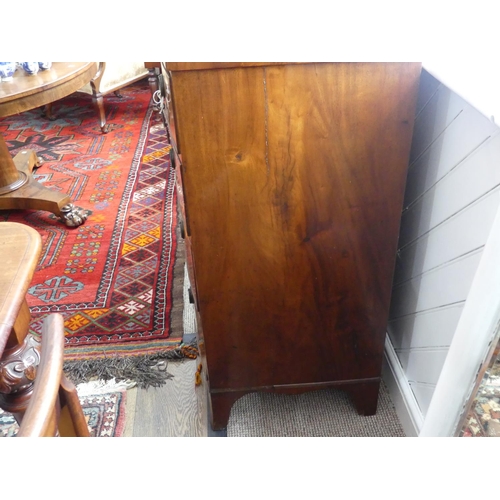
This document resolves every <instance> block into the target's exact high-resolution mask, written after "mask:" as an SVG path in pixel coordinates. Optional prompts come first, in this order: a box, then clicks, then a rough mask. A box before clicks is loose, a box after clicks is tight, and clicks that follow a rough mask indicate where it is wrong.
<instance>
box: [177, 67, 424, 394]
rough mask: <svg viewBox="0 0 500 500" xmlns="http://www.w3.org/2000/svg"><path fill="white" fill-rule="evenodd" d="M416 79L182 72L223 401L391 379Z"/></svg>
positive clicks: (209, 324) (277, 70) (188, 161)
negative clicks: (244, 393)
mask: <svg viewBox="0 0 500 500" xmlns="http://www.w3.org/2000/svg"><path fill="white" fill-rule="evenodd" d="M171 69H175V68H171ZM419 74H420V65H419V64H415V63H387V64H385V63H384V64H378V63H322V64H294V65H270V66H263V67H245V68H231V69H218V70H217V71H213V70H200V71H175V70H174V71H173V72H172V85H173V90H174V96H175V113H176V127H177V138H178V141H179V147H180V149H181V150H182V165H181V168H180V171H181V174H182V185H183V188H184V198H185V203H186V214H185V216H186V218H187V221H186V225H187V228H188V234H189V235H190V238H191V241H190V243H191V247H192V252H193V261H194V265H195V267H196V289H197V294H198V305H199V312H200V317H201V326H202V330H203V332H204V336H205V343H206V355H207V363H208V374H209V379H210V389H211V391H212V392H225V391H239V390H255V389H256V388H259V387H268V388H269V387H272V386H286V385H291V386H293V385H301V386H303V387H305V386H307V385H308V384H324V383H328V382H332V383H335V382H338V381H345V382H348V383H353V382H354V381H356V380H368V379H373V378H375V379H376V378H378V377H380V372H381V363H382V355H383V345H384V337H385V328H386V323H387V316H388V308H389V299H390V291H391V281H392V275H393V270H394V261H395V253H396V244H397V238H398V230H399V222H400V215H401V208H402V201H403V193H404V185H405V178H406V170H407V165H408V157H409V151H410V142H411V135H412V128H413V120H414V110H415V103H416V95H417V88H418V79H419Z"/></svg>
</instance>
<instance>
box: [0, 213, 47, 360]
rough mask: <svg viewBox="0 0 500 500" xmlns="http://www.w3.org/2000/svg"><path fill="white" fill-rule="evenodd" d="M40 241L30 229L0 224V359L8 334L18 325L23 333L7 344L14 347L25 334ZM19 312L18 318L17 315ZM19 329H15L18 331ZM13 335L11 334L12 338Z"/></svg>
mask: <svg viewBox="0 0 500 500" xmlns="http://www.w3.org/2000/svg"><path fill="white" fill-rule="evenodd" d="M41 250H42V238H41V237H40V234H39V233H38V232H37V231H36V230H35V229H33V228H31V227H29V226H26V225H24V224H18V223H15V222H0V260H1V262H2V265H1V266H0V357H1V354H2V352H3V350H4V348H5V346H6V345H7V342H8V339H9V335H11V332H12V330H13V328H14V326H15V325H16V324H18V325H19V323H20V322H21V323H22V324H23V325H24V327H25V331H22V332H21V331H18V332H17V334H18V338H17V337H16V338H14V340H13V341H12V342H11V343H9V345H10V344H12V345H17V344H18V343H21V342H22V340H24V337H25V336H26V334H27V332H28V325H29V309H28V308H27V305H26V304H25V296H26V292H27V290H28V288H29V286H30V283H31V278H32V276H33V273H34V271H35V267H36V264H37V262H38V258H39V256H40V252H41ZM20 313H21V319H20V320H19V319H18V316H19V315H20ZM18 330H19V328H18ZM15 333H16V332H12V335H13V337H14V336H15Z"/></svg>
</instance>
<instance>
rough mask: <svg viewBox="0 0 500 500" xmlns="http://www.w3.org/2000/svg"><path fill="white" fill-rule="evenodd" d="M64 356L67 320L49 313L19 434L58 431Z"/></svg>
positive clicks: (21, 435)
mask: <svg viewBox="0 0 500 500" xmlns="http://www.w3.org/2000/svg"><path fill="white" fill-rule="evenodd" d="M63 360H64V320H63V317H62V316H61V315H60V314H52V315H50V316H48V317H47V318H46V319H45V321H44V323H43V328H42V353H41V357H40V364H39V366H38V369H37V374H36V379H35V385H34V390H33V394H32V396H31V399H30V402H29V404H28V408H27V409H26V413H25V414H24V417H23V420H22V422H21V425H20V428H19V432H18V433H17V435H18V436H19V437H37V436H46V435H55V433H56V429H57V413H59V411H58V408H57V406H58V395H59V386H60V383H61V376H62V373H63V371H62V368H63Z"/></svg>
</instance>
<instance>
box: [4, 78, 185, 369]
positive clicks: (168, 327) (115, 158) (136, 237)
mask: <svg viewBox="0 0 500 500" xmlns="http://www.w3.org/2000/svg"><path fill="white" fill-rule="evenodd" d="M121 93H122V95H123V97H122V98H118V97H114V96H113V97H111V96H110V97H108V96H106V97H105V106H106V111H107V120H108V123H109V125H110V127H109V132H108V133H107V134H102V133H101V131H100V127H99V125H98V122H97V118H96V116H95V111H94V109H93V107H92V105H91V102H90V100H89V98H88V96H86V95H83V96H80V95H78V94H73V95H72V96H69V97H67V98H66V99H63V100H62V101H59V102H58V103H57V105H55V106H54V111H55V113H56V115H57V119H56V120H55V121H52V122H51V121H48V120H46V119H44V118H42V117H41V116H40V110H32V111H29V112H26V113H22V114H20V115H17V116H14V117H9V118H5V119H2V120H0V132H1V133H2V135H3V136H4V138H5V139H6V143H7V147H8V148H9V150H10V152H11V154H12V155H14V154H16V153H17V152H19V151H21V150H23V149H25V148H30V149H35V150H36V152H37V154H38V156H40V157H42V158H43V160H44V164H43V165H42V166H41V168H39V169H38V170H37V171H36V172H35V178H36V179H37V180H38V181H39V182H42V183H43V184H45V185H46V186H47V187H50V188H51V189H54V190H60V191H63V192H66V193H67V194H69V195H70V196H71V198H72V202H73V203H74V204H76V205H77V206H80V207H82V208H85V209H87V210H88V211H89V217H88V219H87V221H86V222H85V223H84V224H83V225H81V226H79V227H77V228H68V227H66V226H65V225H63V224H62V223H61V222H59V220H58V219H57V217H55V216H54V215H53V214H51V213H49V212H45V211H34V210H18V211H16V210H11V211H0V220H9V221H15V222H21V223H24V224H28V225H30V226H32V227H34V228H35V229H36V230H37V231H38V232H39V233H40V234H41V236H42V242H43V248H42V256H41V258H40V261H39V263H38V266H37V269H36V271H35V275H34V277H33V280H32V282H31V286H30V288H29V290H28V295H27V301H28V305H29V306H30V311H31V314H32V323H31V332H32V333H34V334H38V335H39V334H41V330H42V323H43V320H44V318H45V317H46V316H47V315H48V314H50V313H52V312H59V313H61V314H62V315H63V317H64V320H65V333H66V347H65V359H66V360H67V361H71V360H88V359H93V358H96V357H100V358H105V359H108V358H110V357H116V356H120V357H130V356H138V355H141V356H143V355H152V354H155V353H159V352H165V351H168V350H171V349H174V348H176V347H178V346H179V345H180V344H181V342H182V304H179V307H178V308H176V309H175V310H174V306H173V300H172V299H173V297H172V293H173V281H174V273H178V272H179V271H176V269H180V273H182V272H183V266H184V263H183V260H182V255H181V254H180V253H179V252H178V251H177V250H178V245H177V238H176V227H177V197H176V192H175V170H174V169H173V167H172V165H171V163H170V149H171V147H170V145H169V144H168V142H167V137H166V133H165V128H164V126H163V123H162V122H161V120H160V117H159V115H158V114H157V113H156V112H155V110H154V109H153V107H152V105H151V103H150V100H151V94H150V90H149V87H148V84H147V82H146V81H143V82H140V83H138V84H134V85H131V86H129V87H126V88H124V89H123V90H122V92H121ZM176 259H177V260H179V262H176ZM181 293H182V291H181ZM176 322H177V323H178V327H177V323H176Z"/></svg>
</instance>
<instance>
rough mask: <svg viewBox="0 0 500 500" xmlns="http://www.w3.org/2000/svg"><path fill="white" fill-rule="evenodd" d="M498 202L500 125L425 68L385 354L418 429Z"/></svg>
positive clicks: (451, 338)
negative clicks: (406, 394) (409, 393)
mask: <svg viewBox="0 0 500 500" xmlns="http://www.w3.org/2000/svg"><path fill="white" fill-rule="evenodd" d="M499 205H500V129H499V127H498V126H497V125H495V124H494V123H493V122H492V121H491V120H490V119H489V118H487V117H486V116H485V115H484V114H482V113H481V112H480V111H479V110H478V109H476V108H474V107H473V106H472V105H470V104H469V103H468V102H466V101H465V100H464V99H463V98H462V97H460V96H459V95H458V94H456V93H455V92H453V91H452V90H450V89H449V88H448V87H446V86H445V85H444V84H443V83H442V82H440V81H439V80H437V79H436V78H434V77H433V76H432V75H431V74H430V73H428V72H427V71H426V70H425V69H424V70H423V72H422V77H421V85H420V92H419V98H418V104H417V115H416V120H415V128H414V135H413V143H412V149H411V157H410V166H409V171H408V180H407V187H406V193H405V203H404V210H403V214H402V220H401V230H400V238H399V245H398V246H399V251H398V258H397V264H396V269H395V276H394V286H393V295H392V302H391V310H390V318H389V325H388V337H389V338H388V342H389V344H390V348H391V349H390V350H391V351H392V354H391V355H387V359H388V361H389V364H392V368H391V370H392V373H393V374H396V379H397V384H396V385H397V386H398V387H399V391H400V392H405V391H408V388H410V390H411V394H412V396H413V397H414V399H412V401H413V403H416V404H414V408H413V410H412V411H413V413H415V414H416V416H415V415H414V418H413V421H414V423H415V422H416V425H417V426H420V425H421V424H422V422H425V417H426V414H427V410H428V408H429V406H430V404H431V401H432V397H433V394H434V390H435V388H436V384H437V383H438V380H439V377H440V374H441V371H442V368H443V365H444V364H445V361H446V358H447V355H448V351H449V348H450V345H451V343H452V341H453V338H454V335H455V331H456V329H457V326H458V324H459V321H460V318H461V315H462V311H463V310H464V306H465V304H466V301H467V298H468V295H469V292H470V290H471V285H472V283H473V280H474V278H475V275H476V271H477V269H478V266H479V263H480V261H481V257H482V254H483V249H484V246H485V243H486V241H487V239H488V236H489V233H490V230H491V228H492V224H493V221H494V219H495V215H496V213H497V210H498V208H499ZM386 351H387V349H386ZM395 364H397V366H394V365H395ZM392 385H393V386H394V387H395V385H394V383H393V384H392ZM391 393H392V391H391ZM393 399H394V396H393ZM410 399H411V398H410ZM410 403H411V402H410ZM410 406H411V404H410ZM420 415H421V416H420ZM419 430H420V429H417V433H418V431H419Z"/></svg>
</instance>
